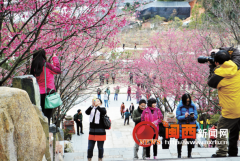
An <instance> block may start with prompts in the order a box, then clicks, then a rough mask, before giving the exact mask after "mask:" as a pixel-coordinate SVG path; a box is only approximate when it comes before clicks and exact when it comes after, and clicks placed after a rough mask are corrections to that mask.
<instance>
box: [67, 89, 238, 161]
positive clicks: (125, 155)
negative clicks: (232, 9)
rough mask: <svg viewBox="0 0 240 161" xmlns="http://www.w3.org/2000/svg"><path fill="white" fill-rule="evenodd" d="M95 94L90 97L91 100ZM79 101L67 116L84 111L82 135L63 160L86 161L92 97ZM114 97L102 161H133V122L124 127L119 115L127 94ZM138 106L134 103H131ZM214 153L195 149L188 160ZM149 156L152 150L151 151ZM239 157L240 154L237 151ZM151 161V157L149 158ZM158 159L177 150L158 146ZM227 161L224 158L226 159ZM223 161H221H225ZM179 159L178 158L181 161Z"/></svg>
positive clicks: (205, 149) (126, 104) (109, 111)
mask: <svg viewBox="0 0 240 161" xmlns="http://www.w3.org/2000/svg"><path fill="white" fill-rule="evenodd" d="M93 96H94V95H92V97H93ZM92 97H90V99H88V100H86V101H85V102H82V103H81V104H79V105H78V106H76V107H74V108H72V109H71V110H70V111H69V112H68V113H67V115H72V116H73V115H74V114H75V113H76V112H77V109H81V110H82V112H83V132H84V134H83V135H80V136H77V135H76V134H75V135H73V137H72V144H73V148H74V153H65V157H64V160H65V161H87V147H88V131H89V116H87V115H86V114H85V110H86V109H87V108H88V107H89V106H90V105H91V98H92ZM113 97H114V96H113V95H111V96H110V105H109V108H107V114H108V115H109V116H110V119H111V120H112V128H111V130H106V133H107V140H106V141H105V143H104V159H103V160H104V161H111V160H133V146H134V141H133V138H132V130H133V128H134V122H133V121H132V120H131V119H130V125H125V126H124V125H123V121H124V120H123V119H122V118H121V116H120V105H121V103H122V102H124V103H125V106H126V107H129V106H130V103H131V102H130V101H126V97H127V95H126V94H120V95H119V100H118V101H113ZM132 102H133V103H134V105H135V108H136V107H137V104H136V100H132ZM182 151H183V152H182V156H183V158H186V156H187V147H186V146H183V148H182ZM215 152H216V148H198V147H195V148H194V149H193V152H192V156H193V158H195V159H188V160H194V161H196V160H209V159H210V158H199V157H210V156H211V155H212V154H214V153H215ZM141 153H142V148H141V147H140V150H139V153H138V154H139V157H140V159H142V158H141ZM151 154H152V149H151ZM239 154H240V152H239ZM93 155H94V156H93V159H92V161H97V160H98V159H97V158H98V150H97V145H95V148H94V154H93ZM151 158H152V157H151ZM158 158H161V160H163V159H167V160H169V159H170V160H172V159H174V158H177V147H176V145H170V149H161V146H158ZM223 159H224V158H222V159H221V158H218V159H211V160H216V161H218V160H223ZM225 159H226V158H225ZM225 159H224V160H225ZM181 160H182V159H178V161H181ZM228 160H232V161H233V160H234V161H237V160H239V158H229V157H228Z"/></svg>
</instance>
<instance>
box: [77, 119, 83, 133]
mask: <svg viewBox="0 0 240 161" xmlns="http://www.w3.org/2000/svg"><path fill="white" fill-rule="evenodd" d="M76 124H77V134H78V135H79V127H80V128H81V132H80V133H82V132H83V131H82V130H83V127H82V121H76Z"/></svg>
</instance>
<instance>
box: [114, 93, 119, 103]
mask: <svg viewBox="0 0 240 161" xmlns="http://www.w3.org/2000/svg"><path fill="white" fill-rule="evenodd" d="M117 99H118V94H117V93H115V95H114V101H115V100H116V101H117Z"/></svg>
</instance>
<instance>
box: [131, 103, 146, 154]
mask: <svg viewBox="0 0 240 161" xmlns="http://www.w3.org/2000/svg"><path fill="white" fill-rule="evenodd" d="M145 108H146V101H145V100H144V99H141V100H140V101H139V106H138V108H137V109H136V110H134V111H133V117H132V118H133V122H135V126H136V125H137V124H138V123H140V122H141V115H142V112H143V111H144V110H145ZM133 150H134V159H138V150H139V145H138V144H137V143H135V145H134V149H133ZM142 157H143V159H146V148H143V153H142Z"/></svg>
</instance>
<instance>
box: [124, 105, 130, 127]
mask: <svg viewBox="0 0 240 161" xmlns="http://www.w3.org/2000/svg"><path fill="white" fill-rule="evenodd" d="M124 115H125V119H124V125H125V123H126V121H127V124H128V125H129V116H130V115H131V114H130V113H129V111H128V109H127V110H126V112H125V113H124Z"/></svg>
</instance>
